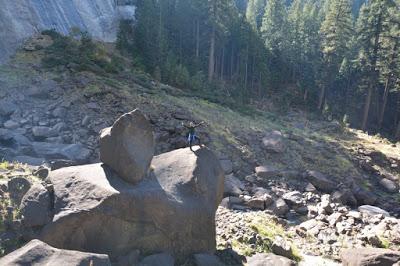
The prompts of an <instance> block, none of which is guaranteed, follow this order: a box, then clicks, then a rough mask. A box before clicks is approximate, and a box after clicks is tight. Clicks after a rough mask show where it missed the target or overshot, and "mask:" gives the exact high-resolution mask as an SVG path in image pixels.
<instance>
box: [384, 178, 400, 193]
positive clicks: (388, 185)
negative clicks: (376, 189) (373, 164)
mask: <svg viewBox="0 0 400 266" xmlns="http://www.w3.org/2000/svg"><path fill="white" fill-rule="evenodd" d="M379 184H380V185H381V187H382V188H383V189H384V190H386V191H387V192H389V193H397V192H399V185H398V184H397V183H396V182H394V181H392V180H390V179H387V178H382V179H381V180H380V181H379Z"/></svg>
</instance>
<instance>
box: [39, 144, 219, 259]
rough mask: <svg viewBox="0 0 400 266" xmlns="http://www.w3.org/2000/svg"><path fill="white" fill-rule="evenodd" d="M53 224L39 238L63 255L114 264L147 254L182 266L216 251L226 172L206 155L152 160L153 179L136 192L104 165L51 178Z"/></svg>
mask: <svg viewBox="0 0 400 266" xmlns="http://www.w3.org/2000/svg"><path fill="white" fill-rule="evenodd" d="M48 180H49V181H50V182H51V183H52V184H53V186H54V200H55V202H54V213H55V215H54V218H53V221H52V222H51V223H49V224H47V225H46V226H45V227H44V228H43V230H42V232H41V237H40V238H41V239H42V240H43V241H45V242H46V243H48V244H50V245H52V246H55V247H57V248H63V249H75V250H80V251H85V252H95V253H105V254H109V255H110V256H111V257H112V258H116V257H119V256H123V255H126V254H128V253H129V252H130V251H131V250H136V249H138V250H141V251H142V252H143V253H145V254H152V253H159V252H168V253H170V254H172V255H173V256H174V257H175V258H176V259H177V260H179V259H180V258H185V257H186V256H188V255H191V254H195V253H209V252H214V251H215V246H216V243H215V212H216V209H217V207H218V205H219V203H220V202H221V200H222V195H223V191H224V172H223V170H222V168H221V166H220V164H219V161H218V159H217V157H216V156H215V155H214V154H213V153H212V152H211V151H210V150H208V149H207V148H201V149H197V150H195V151H194V152H192V151H190V150H189V149H180V150H175V151H172V152H169V153H164V154H161V155H159V156H156V157H154V159H153V161H152V171H151V173H150V174H149V175H148V176H147V177H146V178H144V179H142V181H140V182H139V183H137V184H136V185H133V184H130V183H127V182H125V181H124V180H122V179H121V178H120V177H119V176H117V174H116V173H115V172H114V171H112V170H111V169H109V168H108V167H107V166H106V165H103V164H92V165H84V166H75V167H68V168H63V169H59V170H56V171H53V172H51V173H50V175H49V177H48Z"/></svg>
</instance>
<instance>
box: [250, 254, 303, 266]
mask: <svg viewBox="0 0 400 266" xmlns="http://www.w3.org/2000/svg"><path fill="white" fill-rule="evenodd" d="M247 265H248V266H296V265H297V263H296V262H294V261H292V260H290V259H288V258H285V257H282V256H278V255H275V254H272V253H257V254H255V255H253V256H251V257H250V258H248V259H247Z"/></svg>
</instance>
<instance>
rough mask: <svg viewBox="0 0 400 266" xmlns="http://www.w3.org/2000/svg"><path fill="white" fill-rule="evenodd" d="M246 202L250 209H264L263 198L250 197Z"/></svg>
mask: <svg viewBox="0 0 400 266" xmlns="http://www.w3.org/2000/svg"><path fill="white" fill-rule="evenodd" d="M246 204H247V206H249V207H250V208H252V209H256V210H265V200H264V199H263V198H252V199H250V200H249V201H247V202H246Z"/></svg>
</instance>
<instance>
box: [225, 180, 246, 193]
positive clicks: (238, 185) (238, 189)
mask: <svg viewBox="0 0 400 266" xmlns="http://www.w3.org/2000/svg"><path fill="white" fill-rule="evenodd" d="M243 190H244V185H243V183H242V181H240V180H239V179H238V178H236V177H235V176H233V175H227V176H225V181H224V195H225V196H236V197H237V196H239V195H241V194H242V193H243Z"/></svg>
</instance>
